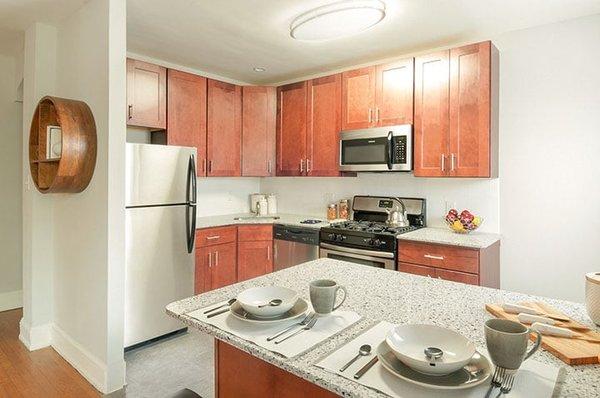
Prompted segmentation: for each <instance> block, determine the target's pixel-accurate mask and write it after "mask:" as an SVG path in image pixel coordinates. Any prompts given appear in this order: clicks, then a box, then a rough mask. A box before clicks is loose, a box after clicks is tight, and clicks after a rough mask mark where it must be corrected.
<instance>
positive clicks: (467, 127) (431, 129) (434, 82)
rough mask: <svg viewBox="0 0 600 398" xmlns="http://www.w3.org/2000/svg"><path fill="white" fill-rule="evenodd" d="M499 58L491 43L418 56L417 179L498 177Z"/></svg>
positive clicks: (415, 152) (416, 114) (416, 106)
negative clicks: (418, 177)
mask: <svg viewBox="0 0 600 398" xmlns="http://www.w3.org/2000/svg"><path fill="white" fill-rule="evenodd" d="M497 54H498V50H497V49H496V48H495V47H494V46H493V45H492V44H491V42H489V41H486V42H483V43H478V44H472V45H467V46H463V47H459V48H455V49H452V50H449V51H441V52H438V53H435V54H431V55H427V56H423V57H418V58H416V61H415V65H416V66H415V122H414V132H415V136H414V138H415V139H414V142H415V145H414V154H415V156H414V158H415V160H414V162H415V163H414V172H415V175H416V176H420V177H441V176H443V177H495V176H497V151H498V143H497V140H498V136H497V134H498V131H497V126H498V125H497V117H498V114H497V109H498V104H497V96H498V92H497V84H498V74H497V71H498V68H497Z"/></svg>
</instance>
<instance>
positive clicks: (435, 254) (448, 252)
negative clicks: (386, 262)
mask: <svg viewBox="0 0 600 398" xmlns="http://www.w3.org/2000/svg"><path fill="white" fill-rule="evenodd" d="M398 261H399V262H403V263H411V264H418V265H426V266H429V267H435V268H444V269H449V270H454V271H461V272H469V273H472V274H477V273H479V250H473V249H465V248H462V247H460V248H459V247H456V246H444V245H433V244H430V243H415V242H405V241H400V242H398Z"/></svg>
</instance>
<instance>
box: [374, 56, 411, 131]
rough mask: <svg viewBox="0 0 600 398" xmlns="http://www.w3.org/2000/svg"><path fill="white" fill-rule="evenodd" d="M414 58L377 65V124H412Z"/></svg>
mask: <svg viewBox="0 0 600 398" xmlns="http://www.w3.org/2000/svg"><path fill="white" fill-rule="evenodd" d="M413 86H414V58H410V59H404V60H402V61H397V62H394V63H390V64H386V65H379V66H378V67H377V90H376V92H375V93H376V95H375V103H376V105H375V122H376V123H377V126H382V127H383V126H394V125H397V124H412V122H413Z"/></svg>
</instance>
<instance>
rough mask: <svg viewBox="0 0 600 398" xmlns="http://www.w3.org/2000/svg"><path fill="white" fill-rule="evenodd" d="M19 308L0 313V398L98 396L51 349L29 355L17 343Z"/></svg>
mask: <svg viewBox="0 0 600 398" xmlns="http://www.w3.org/2000/svg"><path fill="white" fill-rule="evenodd" d="M21 317H22V311H21V310H20V309H17V310H11V311H4V312H0V398H18V397H27V398H29V397H36V398H37V397H44V398H53V397H61V398H69V397H77V398H85V397H100V395H101V394H100V393H99V392H98V391H97V390H96V389H95V388H94V387H93V386H92V385H91V384H90V383H88V381H87V380H85V379H84V378H83V376H81V375H80V374H79V373H78V372H77V371H76V370H75V369H74V368H73V367H72V366H71V365H69V363H68V362H67V361H65V360H64V359H63V358H62V357H61V356H60V355H58V353H57V352H56V351H54V350H53V349H52V348H50V347H48V348H42V349H40V350H37V351H33V352H29V351H28V350H27V348H25V346H24V345H23V344H21V342H20V341H19V321H20V319H21Z"/></svg>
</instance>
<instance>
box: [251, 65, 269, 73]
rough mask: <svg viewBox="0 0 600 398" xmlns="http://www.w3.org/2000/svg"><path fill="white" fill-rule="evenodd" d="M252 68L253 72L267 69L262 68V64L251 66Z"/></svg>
mask: <svg viewBox="0 0 600 398" xmlns="http://www.w3.org/2000/svg"><path fill="white" fill-rule="evenodd" d="M252 70H254V72H264V71H266V70H267V69H266V68H263V67H262V66H255V67H254V68H252Z"/></svg>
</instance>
